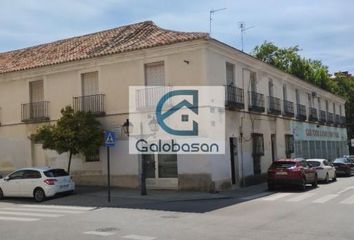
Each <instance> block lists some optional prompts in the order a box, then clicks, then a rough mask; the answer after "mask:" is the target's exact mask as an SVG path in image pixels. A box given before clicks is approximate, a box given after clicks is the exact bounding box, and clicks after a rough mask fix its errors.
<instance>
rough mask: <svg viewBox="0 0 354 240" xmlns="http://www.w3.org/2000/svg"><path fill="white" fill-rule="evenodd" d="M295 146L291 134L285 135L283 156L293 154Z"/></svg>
mask: <svg viewBox="0 0 354 240" xmlns="http://www.w3.org/2000/svg"><path fill="white" fill-rule="evenodd" d="M294 150H295V144H294V136H293V135H291V134H285V154H286V155H289V154H292V153H294Z"/></svg>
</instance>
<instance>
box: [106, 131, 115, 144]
mask: <svg viewBox="0 0 354 240" xmlns="http://www.w3.org/2000/svg"><path fill="white" fill-rule="evenodd" d="M104 145H105V147H114V146H115V145H116V133H115V132H111V131H105V132H104Z"/></svg>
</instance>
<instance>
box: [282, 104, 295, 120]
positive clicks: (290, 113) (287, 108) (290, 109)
mask: <svg viewBox="0 0 354 240" xmlns="http://www.w3.org/2000/svg"><path fill="white" fill-rule="evenodd" d="M283 104H284V112H283V115H284V116H286V117H294V115H295V114H294V103H293V102H290V101H288V100H284V101H283Z"/></svg>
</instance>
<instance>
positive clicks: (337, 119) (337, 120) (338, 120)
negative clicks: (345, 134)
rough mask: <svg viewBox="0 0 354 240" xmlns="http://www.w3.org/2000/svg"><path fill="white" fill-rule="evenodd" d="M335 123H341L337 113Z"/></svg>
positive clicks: (338, 124)
mask: <svg viewBox="0 0 354 240" xmlns="http://www.w3.org/2000/svg"><path fill="white" fill-rule="evenodd" d="M335 124H336V125H337V126H340V125H341V119H340V116H339V114H336V117H335Z"/></svg>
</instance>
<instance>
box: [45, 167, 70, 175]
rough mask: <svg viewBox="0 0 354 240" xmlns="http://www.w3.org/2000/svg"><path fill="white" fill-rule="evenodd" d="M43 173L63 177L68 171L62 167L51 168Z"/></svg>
mask: <svg viewBox="0 0 354 240" xmlns="http://www.w3.org/2000/svg"><path fill="white" fill-rule="evenodd" d="M44 175H45V176H46V177H65V176H69V173H67V172H66V171H65V170H64V169H60V168H58V169H51V170H48V171H45V172H44Z"/></svg>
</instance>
